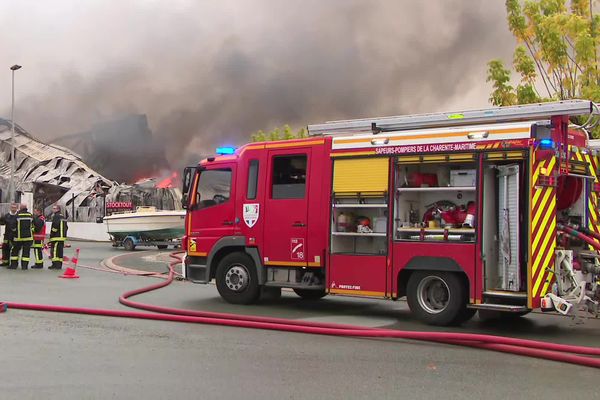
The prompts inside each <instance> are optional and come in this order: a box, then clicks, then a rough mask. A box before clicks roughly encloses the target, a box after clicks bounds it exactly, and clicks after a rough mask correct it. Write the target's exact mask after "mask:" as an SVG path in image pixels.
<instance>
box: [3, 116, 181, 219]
mask: <svg viewBox="0 0 600 400" xmlns="http://www.w3.org/2000/svg"><path fill="white" fill-rule="evenodd" d="M10 157H11V123H10V121H9V120H6V119H2V118H0V199H1V201H2V202H4V203H8V202H9V201H10V200H9V197H10V194H9V193H8V191H7V188H8V182H9V180H10V174H11V171H10ZM15 161H16V170H15V182H16V191H17V193H18V194H19V195H20V196H21V197H22V196H24V195H25V196H27V195H30V196H31V197H30V198H31V201H32V203H33V206H34V207H40V208H42V209H44V210H45V212H49V208H50V207H51V205H52V204H54V203H57V204H59V205H61V206H62V207H63V208H64V209H65V210H66V214H68V215H70V218H69V219H71V220H79V221H95V220H97V219H98V218H100V217H103V216H104V215H105V211H104V207H105V204H106V202H108V201H130V202H132V203H133V205H134V206H142V205H153V206H155V207H157V208H160V209H180V208H181V200H180V199H181V192H180V191H179V189H177V188H173V187H172V186H173V185H166V186H167V187H163V188H157V187H156V181H155V180H153V179H149V180H146V181H144V182H143V183H142V184H132V185H122V184H118V183H117V182H115V181H113V180H111V179H108V178H106V177H104V176H103V175H101V174H99V173H98V172H96V171H95V170H93V169H92V168H90V167H89V166H88V165H87V164H86V163H85V162H83V161H82V159H81V157H80V156H79V155H78V154H76V153H75V152H73V151H71V150H69V149H67V148H65V147H62V146H59V145H55V144H46V143H43V142H42V141H40V140H38V139H36V138H35V137H34V136H32V135H31V134H30V133H29V132H27V131H26V130H24V129H23V128H22V127H20V126H19V125H15Z"/></svg>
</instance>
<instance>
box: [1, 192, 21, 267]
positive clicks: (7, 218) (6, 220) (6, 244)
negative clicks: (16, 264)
mask: <svg viewBox="0 0 600 400" xmlns="http://www.w3.org/2000/svg"><path fill="white" fill-rule="evenodd" d="M18 208H19V206H18V205H17V204H15V203H13V204H11V205H10V212H9V213H6V214H4V215H3V216H2V217H0V225H4V240H2V264H0V265H1V266H3V267H8V265H9V260H10V248H11V246H12V229H11V228H10V227H11V226H12V223H13V222H14V219H15V218H16V217H17V211H18Z"/></svg>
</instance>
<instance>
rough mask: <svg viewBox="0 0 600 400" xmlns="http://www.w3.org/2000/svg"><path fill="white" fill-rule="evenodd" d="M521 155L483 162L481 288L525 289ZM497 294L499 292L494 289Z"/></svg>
mask: <svg viewBox="0 0 600 400" xmlns="http://www.w3.org/2000/svg"><path fill="white" fill-rule="evenodd" d="M526 176H527V169H526V163H525V160H524V159H512V160H511V159H504V158H502V157H498V159H493V157H488V156H487V155H486V160H485V161H484V163H483V170H482V178H483V185H482V186H483V193H482V201H483V202H482V204H483V207H482V218H481V220H482V227H481V228H482V243H481V245H482V259H483V263H484V290H485V291H486V293H491V295H493V294H494V293H496V292H525V291H526V290H527V287H526V284H525V283H526V278H527V269H526V267H527V265H526V260H527V251H528V246H527V241H526V238H527V229H528V226H527V223H526V221H527V220H528V215H527V207H528V204H529V202H528V197H529V196H528V193H529V191H528V187H529V186H528V181H527V178H526ZM496 294H498V293H496Z"/></svg>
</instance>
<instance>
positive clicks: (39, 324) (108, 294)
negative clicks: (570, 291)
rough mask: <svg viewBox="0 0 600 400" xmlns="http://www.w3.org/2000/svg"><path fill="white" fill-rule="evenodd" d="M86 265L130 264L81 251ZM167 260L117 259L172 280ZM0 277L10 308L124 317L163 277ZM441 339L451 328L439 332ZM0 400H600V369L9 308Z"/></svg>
mask: <svg viewBox="0 0 600 400" xmlns="http://www.w3.org/2000/svg"><path fill="white" fill-rule="evenodd" d="M75 246H79V247H80V248H81V249H82V250H81V251H82V252H81V263H82V264H85V265H88V266H92V267H96V268H98V267H99V266H100V263H99V262H100V260H102V259H104V258H107V257H112V256H115V255H120V254H124V252H123V251H122V250H118V249H112V248H111V247H110V245H108V244H93V243H77V244H74V247H75ZM165 259H166V254H164V253H163V254H162V255H159V254H158V252H153V251H151V252H136V254H135V256H134V257H133V258H132V257H130V256H127V257H121V258H119V259H117V260H118V261H119V263H121V264H123V265H126V266H129V267H143V268H144V269H145V270H156V271H162V270H164V268H165V264H164V260H165ZM79 274H80V276H81V278H80V279H78V280H63V279H58V278H57V277H56V276H57V275H58V274H57V273H56V272H53V271H48V270H43V271H8V270H5V269H2V270H0V300H3V301H18V302H29V303H45V304H59V305H71V306H84V307H96V308H110V309H125V308H124V307H122V306H121V305H120V304H118V302H117V298H118V296H119V295H120V294H121V293H122V292H124V291H126V290H129V289H133V288H137V287H141V286H145V285H148V284H150V283H153V282H155V281H156V279H155V278H146V277H137V276H123V275H121V274H115V273H108V272H102V271H98V270H91V269H84V268H80V270H79ZM137 299H138V300H140V301H146V302H150V303H154V304H161V305H167V306H173V307H183V308H191V309H199V310H211V311H222V312H235V313H244V314H255V315H267V316H279V317H286V318H294V319H301V320H311V321H328V322H340V323H353V324H360V325H364V326H382V327H390V328H396V329H409V330H430V329H431V327H427V326H424V325H422V324H420V323H419V322H417V321H415V320H413V319H412V318H411V316H410V315H409V313H408V309H407V307H406V304H405V303H404V302H385V301H376V300H359V299H352V298H344V297H327V298H324V299H322V300H320V301H316V302H307V301H303V300H301V299H299V298H298V297H296V296H295V295H294V294H293V293H284V295H283V297H282V298H281V299H280V300H270V301H262V302H261V303H260V304H257V305H253V306H233V305H230V304H226V303H224V302H223V301H222V300H221V299H220V298H219V297H218V294H217V291H216V288H215V287H214V285H206V286H204V285H193V284H190V283H188V282H175V283H174V284H173V285H171V286H169V287H168V288H165V289H162V290H160V291H158V292H154V293H150V294H146V295H142V296H139V297H138V298H137ZM439 330H441V329H439ZM444 330H452V331H461V332H483V333H491V334H503V335H512V336H518V337H527V338H538V339H544V340H551V341H555V342H562V343H574V344H584V345H592V346H597V345H598V342H599V338H600V321H597V320H591V321H588V322H586V323H585V324H583V325H578V324H575V323H574V322H573V321H571V320H568V319H565V318H560V317H554V316H549V315H539V314H533V315H529V316H527V317H524V318H522V319H520V320H518V321H515V322H511V323H506V322H504V323H497V322H496V323H485V322H482V321H479V320H478V319H477V318H474V319H473V320H472V321H471V322H469V323H468V324H467V325H465V326H463V327H459V328H452V329H444ZM0 335H1V336H2V337H3V338H4V340H3V341H2V342H1V344H0V361H1V362H2V371H3V373H2V378H1V379H0V398H1V399H39V398H47V399H107V398H115V399H138V398H145V399H164V398H180V399H187V398H193V399H197V398H202V399H232V398H244V399H259V398H260V399H311V400H314V399H340V398H349V399H363V398H379V399H392V398H394V399H398V398H400V399H402V398H406V399H410V398H415V399H417V398H418V399H429V398H436V399H464V398H474V399H475V398H486V399H507V398H511V399H518V398H527V399H559V398H560V399H564V398H571V397H575V396H578V397H579V396H581V397H585V398H589V399H594V398H600V391H599V390H598V389H597V388H598V385H599V384H600V381H599V379H598V376H599V375H600V374H599V373H598V371H597V370H593V369H591V368H584V367H578V366H573V365H563V364H558V363H554V362H549V361H542V360H535V359H531V358H525V357H518V356H512V355H507V354H502V353H495V352H486V351H481V350H474V349H464V348H458V347H454V346H447V345H436V344H428V343H419V342H409V341H397V340H381V339H358V338H337V337H327V336H316V335H305V334H293V333H280V332H271V331H262V330H252V329H241V328H227V327H219V326H210V325H192V324H180V323H169V322H158V321H142V320H130V319H117V318H107V317H93V316H83V315H68V314H55V313H41V312H31V311H20V310H9V311H8V312H7V313H5V314H0Z"/></svg>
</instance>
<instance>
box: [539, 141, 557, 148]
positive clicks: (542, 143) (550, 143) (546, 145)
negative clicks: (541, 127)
mask: <svg viewBox="0 0 600 400" xmlns="http://www.w3.org/2000/svg"><path fill="white" fill-rule="evenodd" d="M540 148H541V149H553V148H554V140H552V139H548V138H545V139H541V140H540Z"/></svg>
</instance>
